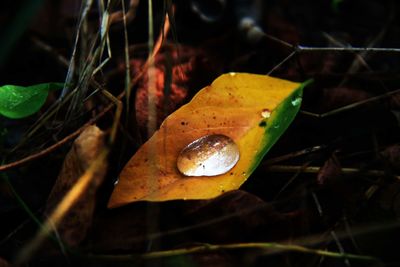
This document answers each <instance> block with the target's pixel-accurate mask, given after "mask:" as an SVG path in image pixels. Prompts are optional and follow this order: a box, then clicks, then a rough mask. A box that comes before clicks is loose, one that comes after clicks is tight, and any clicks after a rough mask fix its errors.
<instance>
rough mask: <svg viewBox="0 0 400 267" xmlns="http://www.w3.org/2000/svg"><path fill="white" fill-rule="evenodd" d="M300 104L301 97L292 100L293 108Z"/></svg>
mask: <svg viewBox="0 0 400 267" xmlns="http://www.w3.org/2000/svg"><path fill="white" fill-rule="evenodd" d="M300 104H301V97H296V98H295V99H293V100H292V105H293V106H298V105H300Z"/></svg>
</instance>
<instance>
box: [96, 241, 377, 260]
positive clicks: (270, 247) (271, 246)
mask: <svg viewBox="0 0 400 267" xmlns="http://www.w3.org/2000/svg"><path fill="white" fill-rule="evenodd" d="M238 249H262V250H266V251H267V252H270V253H271V254H272V253H278V252H282V251H294V252H299V253H306V254H314V255H320V256H325V257H330V258H339V259H343V258H344V259H351V260H359V261H379V259H377V258H374V257H372V256H365V255H356V254H347V253H338V252H332V251H327V250H322V249H312V248H307V247H303V246H299V245H291V244H279V243H237V244H224V245H211V244H205V245H202V246H196V247H191V248H183V249H174V250H165V251H155V252H149V253H145V254H142V255H92V256H91V257H92V258H94V259H103V260H112V261H130V260H134V259H146V260H148V259H158V258H165V257H172V256H181V255H189V254H193V253H200V252H210V251H221V250H238Z"/></svg>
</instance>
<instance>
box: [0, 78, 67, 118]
mask: <svg viewBox="0 0 400 267" xmlns="http://www.w3.org/2000/svg"><path fill="white" fill-rule="evenodd" d="M63 86H64V84H63V83H42V84H36V85H32V86H28V87H24V86H17V85H3V86H1V87H0V115H3V116H5V117H7V118H10V119H20V118H24V117H27V116H30V115H32V114H34V113H36V112H37V111H39V109H40V108H41V107H42V106H43V104H44V103H45V102H46V99H47V96H48V94H49V90H54V89H62V88H63Z"/></svg>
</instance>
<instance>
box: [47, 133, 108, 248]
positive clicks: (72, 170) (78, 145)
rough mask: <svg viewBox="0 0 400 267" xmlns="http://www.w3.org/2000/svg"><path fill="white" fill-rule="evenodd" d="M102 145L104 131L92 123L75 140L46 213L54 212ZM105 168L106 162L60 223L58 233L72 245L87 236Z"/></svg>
mask: <svg viewBox="0 0 400 267" xmlns="http://www.w3.org/2000/svg"><path fill="white" fill-rule="evenodd" d="M103 147H104V133H103V132H102V131H101V130H100V129H99V128H97V127H96V126H89V127H88V128H86V129H85V130H84V131H83V132H82V133H81V135H80V136H79V137H78V138H77V139H76V140H75V142H74V144H73V146H72V148H71V150H70V151H69V152H68V154H67V156H66V158H65V160H64V163H63V167H62V169H61V172H60V174H59V176H58V178H57V180H56V183H55V185H54V186H53V189H52V191H51V193H50V195H49V198H48V200H47V204H46V210H45V213H46V214H51V212H52V211H53V210H54V208H55V207H56V206H57V205H58V203H59V202H60V201H61V199H62V198H63V197H64V196H65V194H66V193H67V192H68V191H69V190H70V189H71V188H72V187H73V186H74V184H75V183H76V182H77V180H78V179H79V177H81V176H82V175H83V173H84V172H85V171H86V170H87V169H88V168H89V166H90V164H91V163H92V162H93V161H94V160H95V159H96V158H97V156H98V155H99V153H100V152H101V150H102V149H103ZM105 172H106V165H105V164H104V165H103V167H102V168H100V169H98V170H97V171H96V173H95V175H94V176H93V180H92V182H91V184H90V186H89V188H88V190H87V192H85V193H84V194H82V197H81V198H80V199H79V200H78V201H77V203H76V204H75V205H74V206H73V208H71V209H70V210H69V211H68V214H67V216H65V218H64V219H63V221H62V222H61V223H60V225H58V226H57V232H58V234H59V235H60V236H61V237H62V239H63V240H64V242H66V243H67V244H68V245H70V246H75V245H77V244H79V243H80V242H81V241H82V240H83V239H84V238H85V236H86V233H87V230H88V228H89V226H90V225H91V221H92V216H93V211H94V207H95V194H96V191H97V188H98V187H99V186H100V184H101V183H102V181H103V178H104V176H105Z"/></svg>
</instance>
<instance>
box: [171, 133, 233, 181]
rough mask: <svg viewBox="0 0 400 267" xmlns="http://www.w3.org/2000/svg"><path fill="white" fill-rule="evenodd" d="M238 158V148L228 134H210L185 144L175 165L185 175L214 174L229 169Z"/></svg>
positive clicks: (222, 172)
mask: <svg viewBox="0 0 400 267" xmlns="http://www.w3.org/2000/svg"><path fill="white" fill-rule="evenodd" d="M238 160H239V148H238V146H237V145H236V144H235V142H234V141H233V140H232V139H231V138H229V137H228V136H225V135H222V134H212V135H206V136H203V137H201V138H199V139H197V140H195V141H193V142H192V143H190V144H189V145H187V146H186V147H185V148H184V149H183V150H182V151H181V153H180V154H179V156H178V160H177V167H178V169H179V171H180V172H181V173H182V174H184V175H186V176H215V175H220V174H224V173H226V172H228V171H230V170H231V169H232V168H233V167H234V166H235V165H236V163H237V162H238Z"/></svg>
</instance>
